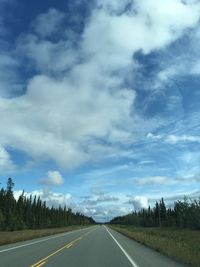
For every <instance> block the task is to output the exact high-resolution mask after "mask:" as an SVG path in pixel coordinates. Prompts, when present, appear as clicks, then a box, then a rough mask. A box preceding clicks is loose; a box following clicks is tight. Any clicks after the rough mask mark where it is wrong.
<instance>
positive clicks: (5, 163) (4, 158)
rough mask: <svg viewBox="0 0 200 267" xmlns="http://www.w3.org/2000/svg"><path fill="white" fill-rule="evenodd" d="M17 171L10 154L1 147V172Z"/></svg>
mask: <svg viewBox="0 0 200 267" xmlns="http://www.w3.org/2000/svg"><path fill="white" fill-rule="evenodd" d="M14 169H15V165H14V163H13V162H12V160H11V157H10V154H9V153H8V152H7V151H6V149H5V148H4V147H2V146H0V172H1V173H3V172H11V171H13V170H14Z"/></svg>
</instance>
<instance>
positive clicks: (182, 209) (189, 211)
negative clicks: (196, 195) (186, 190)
mask: <svg viewBox="0 0 200 267" xmlns="http://www.w3.org/2000/svg"><path fill="white" fill-rule="evenodd" d="M109 223H111V224H124V225H134V226H143V227H177V228H190V229H200V199H199V200H189V199H187V198H186V197H185V198H184V200H183V201H181V200H178V201H175V202H174V206H173V207H172V208H166V205H165V202H164V199H163V198H162V199H161V200H160V201H159V202H156V204H155V206H154V207H153V208H151V207H150V206H149V207H148V209H141V210H140V211H134V212H133V213H131V214H128V215H125V216H118V217H115V218H114V219H112V220H111V221H110V222H109Z"/></svg>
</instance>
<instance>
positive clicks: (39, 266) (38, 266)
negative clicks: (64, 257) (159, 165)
mask: <svg viewBox="0 0 200 267" xmlns="http://www.w3.org/2000/svg"><path fill="white" fill-rule="evenodd" d="M45 263H46V261H44V262H42V263H41V264H39V265H37V267H41V266H43V265H44V264H45Z"/></svg>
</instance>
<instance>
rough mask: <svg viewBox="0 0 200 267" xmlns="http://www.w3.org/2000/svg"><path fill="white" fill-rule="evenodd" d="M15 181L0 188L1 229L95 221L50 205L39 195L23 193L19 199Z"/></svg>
mask: <svg viewBox="0 0 200 267" xmlns="http://www.w3.org/2000/svg"><path fill="white" fill-rule="evenodd" d="M13 187H14V183H13V181H12V179H11V178H9V179H8V181H7V187H6V189H4V188H1V190H0V230H1V231H14V230H22V229H42V228H53V227H64V226H68V225H90V224H94V223H95V221H94V220H93V219H92V218H91V217H87V216H85V215H83V214H81V213H79V212H76V213H74V212H73V211H72V210H71V209H70V208H66V206H65V207H61V206H59V207H58V208H55V207H53V206H52V207H48V206H47V205H46V202H45V201H42V200H41V198H40V197H37V196H32V195H30V196H25V194H24V192H22V193H21V195H20V196H19V198H18V200H16V199H15V198H14V194H13Z"/></svg>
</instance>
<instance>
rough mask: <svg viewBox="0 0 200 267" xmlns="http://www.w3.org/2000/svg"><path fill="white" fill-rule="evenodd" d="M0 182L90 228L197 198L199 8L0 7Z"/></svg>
mask: <svg viewBox="0 0 200 267" xmlns="http://www.w3.org/2000/svg"><path fill="white" fill-rule="evenodd" d="M0 14H1V16H0V18H1V19H0V116H1V125H0V177H1V178H0V182H1V184H2V185H5V183H6V180H7V178H8V177H9V176H11V177H12V178H13V180H14V182H15V195H16V197H17V196H18V195H19V194H20V192H21V190H23V189H24V190H25V192H26V194H36V195H40V196H41V197H42V198H43V199H44V200H46V201H47V203H48V204H49V205H58V204H61V205H64V204H66V205H67V206H70V207H72V208H73V209H74V210H79V211H82V212H83V213H84V214H86V215H89V216H93V217H94V218H95V219H96V220H98V221H105V220H109V219H111V218H112V217H113V216H117V215H123V214H126V213H128V212H131V211H133V210H134V209H139V208H141V207H147V206H148V205H153V204H154V202H155V201H156V200H159V199H160V198H161V197H164V198H165V199H166V201H167V203H169V205H170V203H173V201H174V200H176V199H181V198H183V196H184V195H187V196H188V197H199V193H200V188H199V182H200V122H199V118H200V108H199V102H200V48H199V47H200V23H199V19H200V3H199V1H196V0H185V1H181V0H166V1H162V0H158V1H154V0H135V1H133V0H132V1H131V0H123V1H117V0H93V1H84V0H82V1H81V0H76V1H73V2H72V1H64V0H61V1H57V2H56V1H50V0H49V1H41V2H40V3H39V2H38V3H36V1H25V0H20V1H19V0H18V1H16V0H0Z"/></svg>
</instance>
